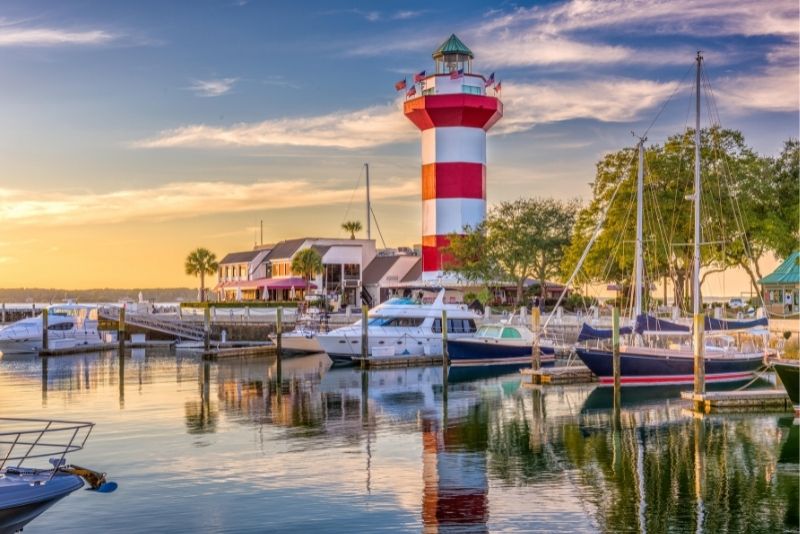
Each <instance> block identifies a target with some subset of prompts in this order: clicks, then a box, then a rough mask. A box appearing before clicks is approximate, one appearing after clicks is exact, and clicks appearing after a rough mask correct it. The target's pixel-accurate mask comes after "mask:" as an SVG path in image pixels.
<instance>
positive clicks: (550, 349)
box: [447, 323, 555, 366]
mask: <svg viewBox="0 0 800 534" xmlns="http://www.w3.org/2000/svg"><path fill="white" fill-rule="evenodd" d="M533 341H534V335H533V332H531V330H530V329H529V328H527V327H526V326H522V325H513V324H507V323H493V324H485V325H482V326H481V327H480V328H478V330H477V331H476V332H475V335H474V336H471V337H463V338H459V339H448V340H447V355H448V356H449V357H450V363H451V364H452V365H508V364H512V363H530V362H531V358H532V356H531V354H532V351H533ZM539 350H540V354H541V363H542V365H543V366H552V365H554V364H555V344H554V343H553V341H552V340H550V339H541V340H540V342H539Z"/></svg>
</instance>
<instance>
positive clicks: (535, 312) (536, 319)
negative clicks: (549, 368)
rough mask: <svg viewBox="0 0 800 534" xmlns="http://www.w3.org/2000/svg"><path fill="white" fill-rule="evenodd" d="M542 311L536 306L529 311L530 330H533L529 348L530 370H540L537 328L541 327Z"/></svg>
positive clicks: (540, 360) (540, 359)
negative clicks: (531, 342) (531, 344)
mask: <svg viewBox="0 0 800 534" xmlns="http://www.w3.org/2000/svg"><path fill="white" fill-rule="evenodd" d="M541 321H542V311H541V310H540V309H539V307H538V306H536V307H534V308H533V309H532V310H531V330H533V346H532V347H531V349H532V350H531V358H532V360H533V361H532V362H531V368H532V369H533V370H534V371H538V370H539V369H541V368H542V355H541V352H540V351H539V328H540V327H541Z"/></svg>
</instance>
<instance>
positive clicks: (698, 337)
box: [693, 313, 706, 411]
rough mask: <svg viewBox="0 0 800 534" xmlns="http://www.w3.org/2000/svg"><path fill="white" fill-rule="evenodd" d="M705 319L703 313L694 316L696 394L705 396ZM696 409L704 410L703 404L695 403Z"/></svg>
mask: <svg viewBox="0 0 800 534" xmlns="http://www.w3.org/2000/svg"><path fill="white" fill-rule="evenodd" d="M703 326H704V318H703V314H702V313H696V314H695V316H694V343H693V345H694V394H695V397H696V396H697V395H703V394H704V393H705V392H706V369H705V358H704V354H703V353H704V352H705V351H704V347H703ZM695 409H696V410H697V411H702V410H703V404H702V403H701V402H698V401H695Z"/></svg>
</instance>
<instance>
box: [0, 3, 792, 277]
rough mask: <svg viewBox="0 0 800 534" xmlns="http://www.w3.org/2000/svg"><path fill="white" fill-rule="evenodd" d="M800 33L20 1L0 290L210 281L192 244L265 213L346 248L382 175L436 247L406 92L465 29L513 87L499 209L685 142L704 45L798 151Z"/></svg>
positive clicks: (475, 7)
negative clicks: (645, 150) (425, 215)
mask: <svg viewBox="0 0 800 534" xmlns="http://www.w3.org/2000/svg"><path fill="white" fill-rule="evenodd" d="M799 24H800V15H799V14H798V4H797V1H796V0H770V1H762V2H758V1H731V0H707V1H697V2H693V1H688V0H670V1H657V0H637V1H632V2H617V1H604V2H589V1H584V0H571V1H554V2H519V3H510V2H505V1H500V2H494V3H493V2H489V1H485V0H482V1H471V0H459V1H457V2H455V1H440V2H435V3H434V2H418V1H413V0H409V1H404V2H396V3H395V2H353V1H351V2H344V1H340V0H333V1H330V0H329V1H319V2H314V1H303V2H277V1H272V0H263V1H259V0H197V1H193V2H164V1H137V2H122V1H107V0H103V1H92V0H80V1H74V2H62V1H58V0H52V1H36V0H19V1H16V0H5V1H4V2H3V3H2V4H0V80H1V81H2V83H0V117H1V118H2V124H3V127H2V128H0V161H2V171H1V172H0V287H59V288H76V289H78V288H89V287H166V286H191V285H193V284H194V283H195V281H194V280H193V279H192V278H190V277H187V276H186V275H185V274H184V273H183V260H184V258H185V256H186V254H187V253H188V252H189V251H190V250H192V249H193V248H195V247H198V246H204V247H207V248H210V249H211V250H212V251H214V252H215V253H216V254H217V256H218V257H222V256H224V255H225V254H226V253H227V252H231V251H237V250H246V249H249V248H251V247H252V246H253V245H254V243H255V242H256V241H258V240H260V237H259V235H258V227H259V221H260V220H263V224H264V242H275V241H278V240H281V239H288V238H294V237H300V236H307V235H310V236H325V237H345V236H346V235H347V234H346V233H345V232H344V231H343V230H342V229H341V228H340V225H341V223H342V222H343V221H345V220H350V219H360V220H361V221H362V222H363V219H364V215H363V212H364V206H363V198H364V174H363V164H364V163H365V162H369V164H370V171H371V172H370V178H371V192H372V198H373V202H374V206H373V209H374V211H375V214H376V217H377V220H378V225H379V227H380V230H381V234H382V237H383V240H384V241H385V243H386V246H389V247H397V246H405V245H412V244H414V243H419V241H420V237H419V236H420V232H421V202H420V178H419V173H420V170H419V165H420V148H419V132H418V131H417V130H416V129H415V127H414V126H413V125H412V124H411V123H410V122H409V121H408V120H407V119H405V118H404V117H403V115H402V111H401V108H402V95H398V93H397V92H396V91H395V90H394V87H393V85H394V83H395V82H397V81H398V80H400V79H403V78H404V77H406V78H408V77H410V75H411V74H412V73H413V72H417V71H420V70H423V69H428V70H430V69H431V67H432V66H433V62H432V59H431V53H432V51H433V50H434V49H435V48H436V47H437V46H438V45H439V44H440V43H441V42H442V41H444V40H445V39H446V38H447V37H448V36H449V35H450V34H451V33H456V34H457V35H458V36H459V37H460V38H461V39H462V40H463V41H464V42H465V43H466V44H467V45H468V46H469V47H470V48H471V49H472V50H473V52H474V53H475V63H474V71H476V72H480V73H483V74H485V75H488V74H490V73H491V72H495V73H496V74H495V76H496V78H497V79H498V80H502V84H503V91H502V100H503V102H504V105H505V114H504V117H503V119H502V120H501V121H500V122H498V123H497V125H496V126H495V127H494V128H493V129H492V131H491V132H490V136H489V140H488V143H487V144H488V167H487V200H488V202H489V204H490V205H492V204H494V203H497V202H500V201H505V200H513V199H515V198H518V197H521V196H554V197H558V198H563V199H571V198H580V199H583V200H584V201H588V200H589V198H590V187H589V183H590V182H592V180H593V178H594V171H595V164H596V162H597V161H598V160H599V159H600V158H601V157H602V156H603V154H605V153H607V152H610V151H615V150H619V149H621V148H623V147H627V146H632V145H633V144H634V141H633V138H632V136H631V131H634V132H637V133H642V132H644V131H647V135H648V138H649V140H650V142H653V143H658V142H661V141H663V140H664V139H665V138H666V137H667V136H669V135H671V134H674V133H677V132H679V131H681V130H683V129H684V127H685V126H686V125H687V124H689V122H690V121H691V119H690V118H689V117H688V115H687V110H688V106H689V104H690V99H691V95H690V89H689V86H690V85H691V68H692V66H693V64H694V56H695V53H696V51H697V50H702V51H703V55H704V58H705V68H706V74H707V76H708V78H709V80H710V82H711V86H712V89H713V103H714V104H715V105H716V106H717V108H718V110H719V117H720V119H721V123H722V126H723V127H727V128H734V129H738V130H741V131H742V132H743V133H744V135H745V139H746V141H747V142H748V144H750V145H751V146H752V147H753V148H754V149H755V150H757V151H758V152H759V153H761V154H764V155H777V154H778V153H779V152H780V150H781V148H782V146H783V143H784V141H785V140H787V139H789V138H790V137H797V135H798V108H799V107H800V106H799V105H798V83H799V80H798V39H799V37H798V32H799V29H798V25H799ZM673 95H674V96H673ZM665 102H668V104H667V105H664V103H665ZM662 107H663V110H662ZM659 111H661V113H660V114H659ZM656 116H658V120H657V121H655V124H654V125H653V126H652V128H649V129H648V127H649V126H650V125H651V123H653V122H654V119H655V118H656ZM687 121H689V122H687ZM379 246H382V242H381V241H380V238H379Z"/></svg>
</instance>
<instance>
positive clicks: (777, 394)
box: [681, 389, 794, 413]
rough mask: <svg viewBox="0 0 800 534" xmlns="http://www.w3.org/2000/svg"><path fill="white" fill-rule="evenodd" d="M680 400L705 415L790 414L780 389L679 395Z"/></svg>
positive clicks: (787, 399) (787, 402)
mask: <svg viewBox="0 0 800 534" xmlns="http://www.w3.org/2000/svg"><path fill="white" fill-rule="evenodd" d="M681 399H683V400H686V401H690V402H692V403H694V404H695V406H696V407H697V408H698V410H702V411H703V412H705V413H712V412H716V413H720V412H791V411H792V410H794V407H793V406H792V401H791V400H789V395H787V394H786V392H785V391H784V390H782V389H745V390H742V391H710V392H706V393H703V394H700V395H695V394H694V392H692V391H684V392H682V393H681Z"/></svg>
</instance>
